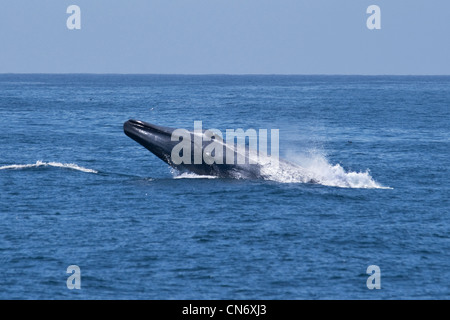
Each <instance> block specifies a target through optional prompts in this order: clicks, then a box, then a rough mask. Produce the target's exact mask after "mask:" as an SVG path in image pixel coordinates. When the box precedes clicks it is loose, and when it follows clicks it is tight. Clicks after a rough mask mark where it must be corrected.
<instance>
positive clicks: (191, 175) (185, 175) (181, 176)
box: [173, 172, 217, 179]
mask: <svg viewBox="0 0 450 320" xmlns="http://www.w3.org/2000/svg"><path fill="white" fill-rule="evenodd" d="M173 178H174V179H217V176H208V175H199V174H195V173H192V172H183V173H181V174H179V173H178V174H177V173H174V177H173Z"/></svg>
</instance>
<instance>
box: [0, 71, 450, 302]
mask: <svg viewBox="0 0 450 320" xmlns="http://www.w3.org/2000/svg"><path fill="white" fill-rule="evenodd" d="M128 119H138V120H143V121H146V122H150V123H154V124H158V125H163V126H169V127H176V128H186V129H189V130H192V129H193V127H194V121H202V122H203V127H204V129H207V128H216V129H219V130H221V131H223V132H225V130H226V129H238V128H242V129H244V130H247V129H256V130H257V129H268V130H270V129H279V132H280V156H281V158H283V159H285V160H287V161H289V162H291V163H295V164H296V165H298V166H300V167H301V170H295V168H298V167H292V168H285V170H281V171H280V170H279V171H277V170H272V171H271V175H269V178H265V179H256V180H247V179H214V178H213V177H200V176H196V175H194V174H186V173H183V174H181V173H178V172H176V171H174V170H171V169H170V168H169V167H168V165H167V164H165V163H164V162H162V161H161V160H159V159H158V158H157V157H156V156H154V155H153V154H151V153H150V152H149V151H147V150H146V149H144V148H143V147H142V146H140V145H139V144H137V143H136V142H135V141H133V140H131V139H130V138H128V137H127V136H125V134H124V133H123V123H124V122H125V121H126V120H128ZM449 128H450V77H427V76H423V77H413V76H395V77H394V76H392V77H391V76H367V77H366V76H227V75H210V76H188V75H179V76H178V75H45V74H42V75H40V74H36V75H26V74H22V75H11V74H3V75H0V299H449V298H450V228H449V226H450V205H449V198H450V197H449V195H450V182H449V164H450V152H449V150H450V129H449ZM267 169H268V170H269V171H270V170H271V168H267ZM305 177H306V178H305ZM311 179H313V181H315V183H305V181H311ZM70 265H76V266H79V268H80V271H81V274H80V277H81V278H80V279H81V289H79V290H78V289H73V290H69V289H68V287H67V279H68V277H69V276H71V274H70V273H67V268H68V266H70ZM371 265H376V266H378V267H379V268H380V274H379V275H380V281H381V289H373V290H369V289H368V287H367V280H368V277H369V274H367V268H368V267H369V266H371Z"/></svg>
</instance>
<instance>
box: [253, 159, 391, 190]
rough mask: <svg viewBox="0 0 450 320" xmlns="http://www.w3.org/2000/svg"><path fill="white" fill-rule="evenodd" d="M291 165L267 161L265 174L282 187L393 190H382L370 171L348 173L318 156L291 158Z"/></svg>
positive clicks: (262, 170)
mask: <svg viewBox="0 0 450 320" xmlns="http://www.w3.org/2000/svg"><path fill="white" fill-rule="evenodd" d="M289 159H290V160H291V161H293V162H292V163H291V162H285V161H280V162H279V165H278V166H276V165H272V164H271V163H270V160H269V161H266V162H265V164H263V165H262V169H261V173H262V175H263V177H264V178H265V179H266V180H271V181H277V182H281V183H316V184H321V185H324V186H330V187H340V188H365V189H392V188H389V187H385V186H382V185H381V184H379V183H378V182H376V181H375V180H374V179H373V178H372V176H371V175H370V171H369V170H366V171H364V172H354V171H345V170H344V168H342V167H341V165H339V164H335V165H332V164H330V163H329V161H328V159H327V158H326V157H325V156H324V155H322V154H320V153H317V152H310V153H309V154H307V155H290V156H289Z"/></svg>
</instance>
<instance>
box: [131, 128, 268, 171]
mask: <svg viewBox="0 0 450 320" xmlns="http://www.w3.org/2000/svg"><path fill="white" fill-rule="evenodd" d="M123 130H124V132H125V134H126V135H127V136H128V137H130V138H131V139H133V140H135V141H136V142H138V143H139V144H141V145H142V146H144V147H145V148H146V149H147V150H149V151H150V152H151V153H153V154H154V155H155V156H157V157H158V158H159V159H161V160H162V161H164V162H165V163H167V164H169V165H170V166H171V167H173V168H174V169H176V170H178V171H180V172H193V173H195V174H198V175H208V176H217V177H221V178H244V179H258V178H261V164H259V163H254V161H253V163H252V161H250V155H251V153H252V151H250V150H249V148H248V147H245V151H244V152H242V149H241V150H238V148H236V147H232V150H231V153H232V154H233V155H234V160H233V162H231V163H230V161H229V159H225V155H226V154H227V151H228V152H229V151H230V150H229V148H230V146H228V145H226V144H223V148H224V152H223V159H222V161H216V162H214V163H207V161H205V159H204V158H203V157H202V159H201V162H200V163H199V162H198V160H197V162H196V161H195V159H194V152H192V154H191V161H187V162H189V163H185V162H183V163H178V162H177V161H174V159H172V150H173V149H174V148H175V146H176V145H177V144H178V143H179V142H180V141H179V140H178V139H175V141H173V140H174V139H173V138H172V136H173V134H174V131H175V130H176V129H174V128H169V127H163V126H157V125H154V124H151V123H147V122H144V121H139V120H128V121H126V122H125V123H124V125H123ZM186 132H188V134H189V135H190V142H191V150H192V151H193V150H195V148H197V150H201V151H200V152H201V153H202V154H203V153H204V151H205V148H206V147H207V146H208V145H209V144H210V143H212V141H211V139H209V141H208V139H201V141H202V142H201V145H198V143H195V141H196V139H195V138H194V132H191V131H186ZM204 134H205V132H204V131H203V133H202V135H204ZM227 148H228V150H226V149H227ZM238 154H239V156H240V157H241V159H244V161H237V158H238ZM197 159H198V158H197ZM227 160H228V161H227Z"/></svg>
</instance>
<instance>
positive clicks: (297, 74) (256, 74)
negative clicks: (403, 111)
mask: <svg viewBox="0 0 450 320" xmlns="http://www.w3.org/2000/svg"><path fill="white" fill-rule="evenodd" d="M0 75H148V76H357V77H389V76H390V77H448V76H450V74H401V73H398V74H395V73H394V74H387V73H386V74H381V73H380V74H358V73H121V72H0Z"/></svg>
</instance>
